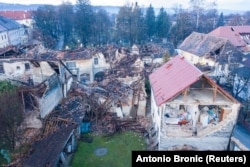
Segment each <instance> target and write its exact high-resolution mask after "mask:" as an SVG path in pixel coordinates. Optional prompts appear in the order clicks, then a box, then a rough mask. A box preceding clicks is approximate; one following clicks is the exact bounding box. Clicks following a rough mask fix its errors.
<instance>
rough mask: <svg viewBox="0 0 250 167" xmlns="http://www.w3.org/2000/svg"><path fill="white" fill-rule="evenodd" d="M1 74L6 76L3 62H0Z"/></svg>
mask: <svg viewBox="0 0 250 167" xmlns="http://www.w3.org/2000/svg"><path fill="white" fill-rule="evenodd" d="M0 73H2V74H4V68H3V62H0Z"/></svg>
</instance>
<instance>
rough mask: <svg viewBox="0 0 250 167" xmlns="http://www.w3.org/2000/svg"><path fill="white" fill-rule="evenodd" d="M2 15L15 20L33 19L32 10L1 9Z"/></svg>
mask: <svg viewBox="0 0 250 167" xmlns="http://www.w3.org/2000/svg"><path fill="white" fill-rule="evenodd" d="M0 16H4V17H8V18H10V19H13V20H25V19H32V11H0Z"/></svg>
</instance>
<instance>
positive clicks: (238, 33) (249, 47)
mask: <svg viewBox="0 0 250 167" xmlns="http://www.w3.org/2000/svg"><path fill="white" fill-rule="evenodd" d="M209 35H213V36H217V37H223V38H226V39H228V40H229V41H230V42H231V43H232V44H233V45H234V46H235V47H237V48H239V49H241V50H242V52H245V53H249V52H250V25H246V26H222V27H218V28H216V29H214V30H213V31H211V32H210V33H209Z"/></svg>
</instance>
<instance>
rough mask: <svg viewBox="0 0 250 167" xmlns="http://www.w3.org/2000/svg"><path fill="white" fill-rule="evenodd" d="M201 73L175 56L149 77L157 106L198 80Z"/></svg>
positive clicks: (180, 57)
mask: <svg viewBox="0 0 250 167" xmlns="http://www.w3.org/2000/svg"><path fill="white" fill-rule="evenodd" d="M201 76H202V72H201V71H200V70H199V69H198V68H196V67H195V66H194V65H193V64H192V63H190V62H188V61H187V60H186V59H185V58H184V57H182V56H179V55H177V56H175V57H173V58H172V59H171V60H170V61H168V62H167V63H165V64H164V65H162V66H161V67H160V68H158V69H157V70H155V71H154V72H153V73H152V74H150V75H149V80H150V83H151V86H152V89H153V92H154V96H155V101H156V104H157V105H161V104H162V103H164V102H166V101H168V100H169V99H171V98H172V97H174V96H175V95H177V94H178V93H179V92H181V91H182V90H184V89H185V88H187V87H188V86H190V85H191V84H192V83H194V82H195V81H197V80H199V78H200V77H201Z"/></svg>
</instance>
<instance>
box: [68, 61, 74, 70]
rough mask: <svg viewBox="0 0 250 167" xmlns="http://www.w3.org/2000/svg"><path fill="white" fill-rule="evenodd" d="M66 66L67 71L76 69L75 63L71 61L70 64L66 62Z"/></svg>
mask: <svg viewBox="0 0 250 167" xmlns="http://www.w3.org/2000/svg"><path fill="white" fill-rule="evenodd" d="M66 65H67V67H68V68H69V69H74V68H76V62H74V61H71V62H66Z"/></svg>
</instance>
